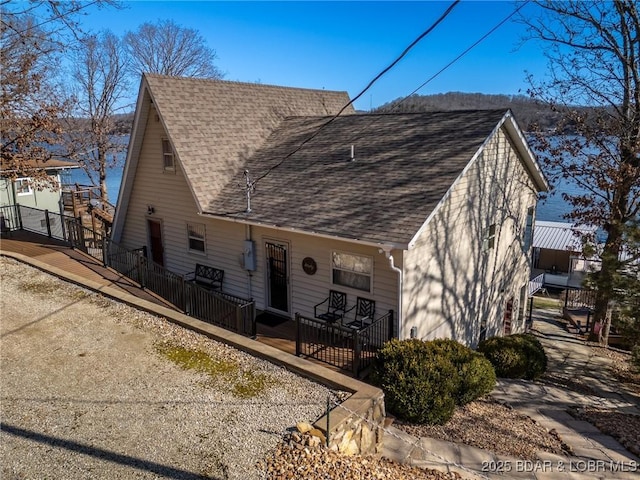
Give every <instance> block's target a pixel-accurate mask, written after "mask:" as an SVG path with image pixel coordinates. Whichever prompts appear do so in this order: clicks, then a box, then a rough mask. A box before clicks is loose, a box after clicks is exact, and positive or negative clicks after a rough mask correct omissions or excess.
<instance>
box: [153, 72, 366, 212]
mask: <svg viewBox="0 0 640 480" xmlns="http://www.w3.org/2000/svg"><path fill="white" fill-rule="evenodd" d="M144 81H146V84H147V86H148V91H149V93H150V97H151V100H152V101H153V103H154V105H155V108H156V111H157V112H158V113H159V116H160V119H161V121H162V122H163V126H164V128H165V131H166V132H167V136H168V137H169V140H170V141H171V143H172V145H173V148H174V149H175V152H176V155H177V157H178V161H179V163H180V165H181V166H182V168H183V169H184V172H185V174H186V176H187V178H188V181H189V182H190V186H191V189H192V191H193V194H194V197H195V198H196V201H197V202H198V204H199V205H200V207H201V208H202V209H203V210H206V209H208V208H210V206H211V205H214V204H216V202H217V201H218V200H219V198H218V193H219V192H220V190H221V188H222V186H223V185H225V184H226V183H227V182H228V181H229V180H230V179H231V178H232V177H233V175H234V174H235V173H236V170H237V168H239V167H241V166H242V165H244V163H245V162H246V161H247V160H248V159H249V158H250V157H251V155H252V154H253V153H254V152H255V150H256V149H257V148H258V147H259V146H261V145H262V144H263V143H264V141H265V140H266V139H267V137H268V136H269V135H270V134H271V133H272V132H273V130H274V129H275V128H276V127H277V126H278V125H279V124H280V122H281V121H282V120H283V119H284V118H286V117H290V116H307V115H335V114H336V113H338V111H340V109H341V108H342V107H344V106H345V105H346V104H347V103H348V102H349V95H348V94H347V93H346V92H333V91H325V90H310V89H301V88H289V87H277V86H271V85H262V84H257V83H240V82H227V81H219V80H204V79H194V78H181V77H168V76H163V75H151V74H145V77H144V80H143V85H144ZM344 113H345V114H349V113H353V107H349V108H347V109H346V110H345V112H344Z"/></svg>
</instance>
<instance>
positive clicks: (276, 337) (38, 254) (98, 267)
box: [0, 231, 348, 374]
mask: <svg viewBox="0 0 640 480" xmlns="http://www.w3.org/2000/svg"><path fill="white" fill-rule="evenodd" d="M2 252H14V253H20V254H22V255H24V256H26V257H30V258H34V259H37V260H39V261H41V262H43V263H45V264H47V265H51V266H53V267H56V268H59V269H60V270H63V271H65V272H69V273H72V274H75V275H78V276H81V277H83V278H86V279H88V280H91V281H93V282H96V283H99V284H101V285H104V286H109V287H113V288H116V289H119V290H121V291H123V292H126V293H129V294H131V295H134V296H136V297H138V298H142V299H144V300H148V301H151V302H154V303H156V304H158V305H162V306H164V307H168V308H172V309H174V310H178V309H176V308H175V307H174V306H173V305H171V304H169V303H168V302H166V301H165V300H163V299H162V298H160V297H159V296H157V295H155V294H154V293H153V292H150V291H148V290H146V289H144V288H141V287H140V285H138V284H137V283H135V282H133V281H132V280H130V279H128V278H127V277H124V276H123V275H121V274H119V273H118V272H116V271H114V270H112V269H110V268H105V267H104V266H103V265H102V263H100V262H99V261H98V260H96V259H95V258H93V257H91V256H89V255H86V254H84V253H83V252H80V251H78V250H75V249H73V248H71V247H69V246H68V245H67V244H65V243H64V242H61V241H58V240H55V239H51V238H48V237H46V236H43V235H39V234H37V233H31V232H26V231H13V232H11V234H10V236H8V237H4V236H3V237H2V238H1V239H0V253H2ZM256 339H257V340H258V341H259V342H262V343H264V344H266V345H270V346H272V347H275V348H277V349H278V350H282V351H283V352H286V353H289V354H291V355H295V353H296V325H295V322H294V320H288V321H286V322H284V323H282V324H280V325H277V326H275V327H271V326H268V325H264V324H261V323H257V337H256ZM309 360H311V361H314V362H316V361H315V360H313V359H309ZM316 363H318V364H319V365H322V366H323V367H326V368H329V369H331V370H334V371H336V372H341V373H347V374H348V372H345V371H344V370H340V369H339V368H338V367H335V366H331V365H328V364H326V363H323V362H316Z"/></svg>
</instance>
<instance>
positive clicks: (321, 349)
mask: <svg viewBox="0 0 640 480" xmlns="http://www.w3.org/2000/svg"><path fill="white" fill-rule="evenodd" d="M295 320H296V355H298V356H304V357H310V358H314V359H316V360H319V361H321V362H324V363H328V364H330V365H333V366H335V367H338V368H341V369H343V370H347V371H349V372H351V373H352V374H353V375H354V376H364V375H366V373H367V372H368V369H369V367H370V366H371V362H372V361H373V359H374V358H375V356H376V354H377V352H378V350H379V349H380V348H382V346H383V345H384V344H385V342H387V341H388V340H390V339H391V338H392V332H393V311H392V310H389V312H388V313H387V314H385V315H383V316H382V317H380V318H378V319H376V320H375V321H374V322H373V323H372V324H371V325H369V326H367V327H366V328H363V329H361V330H357V329H353V328H349V327H348V326H345V325H342V324H341V323H335V324H331V323H327V322H325V321H323V320H319V319H317V318H310V317H305V316H303V315H300V314H299V313H296V317H295Z"/></svg>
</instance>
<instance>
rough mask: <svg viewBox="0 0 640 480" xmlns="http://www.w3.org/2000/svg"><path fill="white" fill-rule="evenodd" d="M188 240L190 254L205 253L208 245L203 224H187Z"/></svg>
mask: <svg viewBox="0 0 640 480" xmlns="http://www.w3.org/2000/svg"><path fill="white" fill-rule="evenodd" d="M187 239H188V242H189V251H190V252H199V253H204V248H205V243H206V242H205V236H204V225H202V224H201V223H187Z"/></svg>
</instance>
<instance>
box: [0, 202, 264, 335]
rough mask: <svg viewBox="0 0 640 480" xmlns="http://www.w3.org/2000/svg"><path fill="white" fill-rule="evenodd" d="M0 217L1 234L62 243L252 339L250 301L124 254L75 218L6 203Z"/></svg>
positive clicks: (140, 253)
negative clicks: (19, 233) (27, 233)
mask: <svg viewBox="0 0 640 480" xmlns="http://www.w3.org/2000/svg"><path fill="white" fill-rule="evenodd" d="M0 217H2V219H3V220H2V222H3V224H4V225H3V229H4V228H6V230H7V232H11V231H13V230H26V231H30V232H34V233H39V234H41V235H46V236H48V237H49V238H55V239H58V240H63V241H64V242H67V243H68V244H70V245H71V246H72V247H73V248H75V249H78V250H80V251H82V252H85V253H87V254H88V255H90V256H92V257H93V258H95V259H97V260H99V261H100V262H102V264H103V265H104V266H105V267H110V268H112V269H114V270H115V271H117V272H118V273H120V274H122V275H124V276H125V277H127V278H129V279H131V280H133V281H134V282H136V283H137V284H139V285H140V286H141V287H143V288H146V289H148V290H150V291H151V292H153V293H155V294H156V295H158V296H160V297H162V298H163V299H165V300H167V302H169V303H171V304H172V305H174V306H175V307H176V308H178V309H179V310H182V311H184V312H185V313H187V314H188V315H191V316H192V317H195V318H198V319H199V320H203V321H205V322H207V323H211V324H213V325H217V326H220V327H223V328H226V329H228V330H231V331H234V332H237V333H240V334H242V335H248V336H252V337H253V336H255V335H256V322H255V302H254V301H253V300H247V299H244V298H241V297H236V296H234V295H231V294H228V293H226V292H220V291H212V290H207V289H205V288H202V287H200V286H198V285H196V284H194V283H192V282H189V281H187V280H186V279H185V278H184V276H182V275H178V274H176V273H174V272H172V271H170V270H167V269H166V268H164V267H162V266H160V265H158V264H156V263H154V262H153V261H152V260H150V259H148V258H146V256H145V254H144V249H143V248H138V249H134V250H127V249H125V248H123V247H122V246H120V245H118V244H117V243H115V242H113V241H112V240H111V239H110V238H109V237H108V236H107V235H106V234H105V233H104V232H103V231H102V230H96V229H93V228H87V227H85V226H84V225H83V224H82V222H81V221H79V220H77V219H75V218H72V217H68V216H61V215H60V214H57V213H53V212H49V211H47V210H40V209H37V208H31V207H25V206H23V205H11V206H8V207H0ZM3 234H4V231H3Z"/></svg>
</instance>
